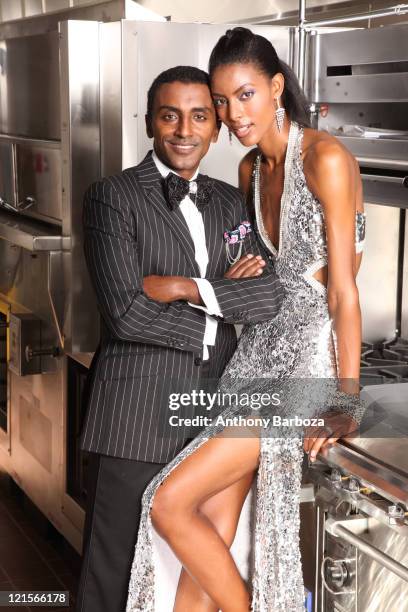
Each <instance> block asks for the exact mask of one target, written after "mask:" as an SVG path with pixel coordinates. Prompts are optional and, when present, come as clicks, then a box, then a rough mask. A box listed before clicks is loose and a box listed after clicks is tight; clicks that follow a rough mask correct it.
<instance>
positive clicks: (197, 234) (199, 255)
mask: <svg viewBox="0 0 408 612" xmlns="http://www.w3.org/2000/svg"><path fill="white" fill-rule="evenodd" d="M152 157H153V160H154V163H155V164H156V166H157V169H158V171H159V172H160V174H161V175H162V177H163V178H165V177H166V176H167V175H168V174H169V173H170V172H174V170H171V168H168V167H167V166H166V165H165V164H163V162H162V161H160V159H159V158H158V157H157V155H156V152H155V151H153V154H152ZM174 174H178V173H177V172H174ZM197 175H198V168H197V170H196V172H195V173H194V176H192V177H191V179H190V182H193V181H195V179H196V178H197ZM180 210H181V213H182V215H183V217H184V219H185V221H186V224H187V227H188V229H189V231H190V235H191V238H192V240H193V243H194V251H195V260H196V262H197V265H198V268H199V270H200V274H201V278H193V279H192V280H194V281H195V282H196V284H197V287H198V291H199V293H200V296H201V299H202V301H203V303H204V304H205V306H198V305H197V304H192V303H191V302H189V304H190V306H193V308H199V309H200V310H204V312H205V332H204V339H203V360H207V359H208V357H209V353H208V346H214V344H215V338H216V335H217V326H218V322H217V320H216V319H214V318H213V317H212V316H211V315H214V316H220V317H222V313H221V310H220V306H219V304H218V300H217V298H216V295H215V292H214V289H213V288H212V285H211V283H209V282H208V280H206V279H205V278H204V277H205V274H206V272H207V265H208V251H207V245H206V241H205V228H204V222H203V216H202V214H201V212H200V211H199V210H198V208H197V206H196V205H195V204H194V202H193V200H192V199H191V198H190V195H189V194H187V195H186V196H185V197H184V199H183V200H182V201H181V202H180Z"/></svg>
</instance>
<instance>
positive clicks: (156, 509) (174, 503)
mask: <svg viewBox="0 0 408 612" xmlns="http://www.w3.org/2000/svg"><path fill="white" fill-rule="evenodd" d="M190 512H191V509H190V508H188V507H187V506H186V505H185V504H184V503H183V498H182V496H180V494H179V492H176V491H175V490H174V487H172V486H171V485H170V484H167V483H163V484H162V485H161V486H160V487H159V488H158V489H157V491H156V493H155V495H154V498H153V502H152V506H151V510H150V517H151V520H152V524H153V526H154V527H155V529H156V530H157V531H158V532H159V533H160V534H161V535H162V536H166V535H170V534H172V533H173V534H176V533H177V532H179V531H182V529H183V526H184V524H185V521H186V520H188V516H189V514H190Z"/></svg>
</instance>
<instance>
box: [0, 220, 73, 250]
mask: <svg viewBox="0 0 408 612" xmlns="http://www.w3.org/2000/svg"><path fill="white" fill-rule="evenodd" d="M60 231H61V230H59V229H58V228H54V227H50V226H48V225H46V224H45V223H40V222H36V221H32V220H28V219H27V218H23V217H22V216H20V215H17V214H14V213H8V212H6V211H3V210H0V239H1V240H7V241H8V242H12V243H13V244H16V245H17V246H20V247H22V248H24V249H27V250H28V251H35V252H38V251H69V250H70V248H71V238H70V237H69V236H61V234H60V233H59V232H60Z"/></svg>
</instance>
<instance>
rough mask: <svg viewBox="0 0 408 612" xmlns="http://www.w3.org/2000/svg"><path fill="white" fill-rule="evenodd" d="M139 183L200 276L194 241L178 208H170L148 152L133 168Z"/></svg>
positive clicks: (159, 177)
mask: <svg viewBox="0 0 408 612" xmlns="http://www.w3.org/2000/svg"><path fill="white" fill-rule="evenodd" d="M134 171H135V173H136V174H137V177H138V179H139V182H140V184H141V185H142V188H143V190H144V192H145V195H146V198H147V200H148V202H149V205H150V206H152V208H154V209H155V211H156V212H157V213H158V214H159V215H160V216H161V217H162V218H163V219H164V221H165V222H166V223H167V225H168V227H169V230H170V231H172V232H173V234H174V235H175V237H176V238H177V240H178V242H179V244H180V246H181V248H182V249H183V251H184V253H185V255H186V258H187V260H188V262H189V263H190V265H191V267H192V269H193V271H194V275H195V276H197V277H199V276H200V269H199V267H198V264H197V262H196V260H195V250H194V243H193V241H192V238H191V235H190V232H189V229H188V227H187V224H186V222H185V219H184V216H183V213H182V212H181V210H180V208H177V209H176V210H170V208H169V206H168V204H167V202H166V199H165V197H164V194H163V189H162V176H161V174H160V172H159V171H158V169H157V167H156V164H155V163H154V160H153V158H152V154H151V152H149V153H148V154H147V155H146V157H145V158H144V160H143V161H142V162H141V163H140V164H139V166H137V167H135V168H134Z"/></svg>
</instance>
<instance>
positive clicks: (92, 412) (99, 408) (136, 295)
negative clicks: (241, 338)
mask: <svg viewBox="0 0 408 612" xmlns="http://www.w3.org/2000/svg"><path fill="white" fill-rule="evenodd" d="M245 217H246V213H245V208H244V204H243V200H242V197H241V195H240V194H239V192H238V190H237V189H235V188H234V187H232V186H231V185H228V184H226V183H223V182H221V181H215V188H214V195H213V199H212V201H211V202H210V203H209V205H208V206H207V207H205V209H204V212H203V220H204V226H205V231H206V241H207V248H208V253H209V258H210V261H209V264H208V268H207V278H209V279H210V281H211V283H212V285H213V287H214V290H215V293H216V296H217V299H218V302H219V304H220V307H221V311H222V312H223V315H224V318H220V325H219V326H218V331H217V339H216V344H215V346H213V347H209V349H210V373H209V376H210V377H212V378H218V377H219V376H220V375H221V373H222V371H223V369H224V367H225V364H226V363H227V361H228V360H229V358H230V356H231V355H232V353H233V351H234V349H235V346H236V336H235V329H234V327H233V325H231V324H232V323H234V322H244V321H262V320H265V319H269V318H271V317H273V316H275V314H276V313H277V311H278V309H279V307H280V304H281V301H282V298H283V290H282V288H281V286H280V284H279V282H278V280H277V279H276V276H275V274H274V272H273V269H271V268H268V270H267V271H266V272H264V274H263V275H262V276H261V277H260V278H256V279H243V280H228V279H223V278H222V277H223V275H224V273H225V271H226V270H227V269H228V265H229V264H228V262H227V259H226V254H225V250H224V243H223V232H224V230H225V229H229V228H232V227H233V226H234V225H236V224H237V223H238V222H239V221H241V220H243V219H244V218H245ZM83 222H84V252H85V257H86V261H87V265H88V269H89V273H90V277H91V279H92V283H93V286H94V289H95V292H96V295H97V299H98V305H99V309H100V312H101V315H102V319H103V334H102V338H101V343H100V346H99V350H98V351H97V353H96V354H95V357H94V360H93V362H92V365H91V371H90V379H89V400H88V406H87V411H86V415H85V419H84V424H83V427H82V431H81V440H80V443H81V448H82V449H83V450H88V451H94V452H99V453H103V454H107V455H112V456H116V457H122V458H127V459H138V460H140V461H153V462H157V463H165V462H168V461H170V460H171V459H172V458H173V457H174V456H175V455H176V454H177V452H178V451H179V450H180V449H181V448H182V447H183V446H184V444H185V439H184V438H185V435H186V433H185V432H184V431H183V430H182V429H181V428H177V431H174V432H172V434H173V435H172V436H171V437H169V436H163V435H162V433H161V427H160V418H163V414H164V411H163V401H165V400H166V399H168V394H169V393H170V391H171V389H170V384H171V383H172V381H175V380H187V381H190V382H189V385H190V387H189V388H191V389H192V388H197V385H198V382H199V380H200V376H201V374H200V372H201V365H200V363H201V360H200V357H201V356H202V348H203V337H204V331H205V316H204V313H203V312H202V311H200V310H198V309H194V308H192V307H190V306H188V304H186V303H185V302H174V303H172V304H163V303H160V302H156V301H154V300H151V299H150V298H148V297H147V296H146V295H145V294H144V293H143V287H142V282H143V277H144V276H147V275H149V274H160V275H178V276H186V277H193V276H200V272H199V270H198V266H197V263H196V261H195V257H194V245H193V242H192V239H191V237H190V234H189V231H188V228H187V225H186V223H185V221H184V217H183V215H182V213H181V211H180V210H179V209H176V210H174V211H171V210H170V209H169V208H168V206H167V204H166V201H165V199H164V196H163V193H162V187H161V176H160V174H159V172H158V170H157V168H156V166H155V164H154V161H153V160H152V157H151V153H149V154H148V155H147V156H146V158H145V159H144V160H143V162H142V163H141V164H139V165H138V166H135V167H134V168H129V169H127V170H125V171H124V172H122V173H121V174H120V175H118V176H113V177H109V178H106V179H103V180H101V181H99V182H97V183H94V184H93V185H91V187H90V188H89V189H88V191H87V193H86V195H85V200H84V210H83ZM243 251H244V252H252V253H254V254H258V253H260V252H261V247H260V245H259V243H258V242H257V241H256V239H255V234H254V233H252V234H249V236H248V237H247V239H246V240H245V242H244V249H243ZM262 254H263V255H265V253H264V252H262ZM183 390H184V389H183ZM185 390H186V391H188V389H187V388H186V389H185ZM166 414H168V412H167V413H166ZM160 415H161V417H160Z"/></svg>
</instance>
